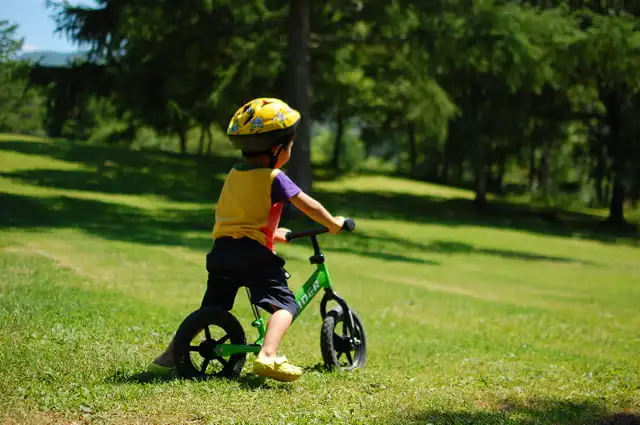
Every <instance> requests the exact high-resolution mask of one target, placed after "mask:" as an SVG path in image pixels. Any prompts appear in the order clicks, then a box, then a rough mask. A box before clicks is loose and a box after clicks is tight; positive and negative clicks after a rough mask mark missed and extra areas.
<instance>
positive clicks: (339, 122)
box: [331, 110, 344, 171]
mask: <svg viewBox="0 0 640 425" xmlns="http://www.w3.org/2000/svg"><path fill="white" fill-rule="evenodd" d="M343 136H344V117H343V116H342V112H341V111H339V110H338V114H337V116H336V139H335V144H334V146H333V155H332V157H331V168H332V169H333V170H334V171H340V156H341V155H342V150H343V148H342V145H343Z"/></svg>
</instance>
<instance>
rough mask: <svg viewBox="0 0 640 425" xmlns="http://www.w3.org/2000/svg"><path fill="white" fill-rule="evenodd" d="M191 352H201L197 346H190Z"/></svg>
mask: <svg viewBox="0 0 640 425" xmlns="http://www.w3.org/2000/svg"><path fill="white" fill-rule="evenodd" d="M189 351H200V347H198V346H197V345H190V346H189Z"/></svg>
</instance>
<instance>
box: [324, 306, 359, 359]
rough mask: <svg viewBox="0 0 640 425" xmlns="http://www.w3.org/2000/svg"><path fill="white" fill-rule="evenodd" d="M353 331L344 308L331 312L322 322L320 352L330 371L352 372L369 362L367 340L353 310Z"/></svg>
mask: <svg viewBox="0 0 640 425" xmlns="http://www.w3.org/2000/svg"><path fill="white" fill-rule="evenodd" d="M351 315H352V317H353V329H351V330H350V329H349V327H348V326H347V322H346V315H345V313H344V311H343V310H342V307H340V306H338V307H335V308H333V309H332V310H330V311H329V312H328V313H327V315H326V316H325V318H324V321H323V322H322V331H321V333H320V351H321V352H322V359H323V360H324V363H325V365H326V366H327V368H329V369H334V368H337V369H339V370H344V371H350V370H354V369H358V368H360V367H362V366H363V365H364V364H365V362H366V360H367V340H366V335H365V332H364V327H363V326H362V322H361V321H360V318H359V317H358V315H357V314H356V313H355V312H354V311H353V310H351Z"/></svg>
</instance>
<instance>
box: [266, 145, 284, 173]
mask: <svg viewBox="0 0 640 425" xmlns="http://www.w3.org/2000/svg"><path fill="white" fill-rule="evenodd" d="M282 148H284V145H278V147H277V148H276V151H275V152H274V153H272V154H271V158H269V168H274V167H275V166H276V162H278V157H279V156H280V152H282Z"/></svg>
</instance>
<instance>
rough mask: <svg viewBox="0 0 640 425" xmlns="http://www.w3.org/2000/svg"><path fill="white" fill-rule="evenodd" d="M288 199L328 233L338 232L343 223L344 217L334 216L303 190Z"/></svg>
mask: <svg viewBox="0 0 640 425" xmlns="http://www.w3.org/2000/svg"><path fill="white" fill-rule="evenodd" d="M289 201H290V202H291V203H292V204H293V205H294V206H295V207H296V208H297V209H299V210H300V211H302V212H303V213H305V214H306V215H307V217H309V218H310V219H312V220H314V221H315V222H317V223H320V224H322V225H323V226H325V227H326V228H328V229H329V233H333V234H336V233H339V232H340V231H341V230H342V226H343V225H344V217H339V216H338V217H334V216H332V215H331V214H330V213H329V211H327V210H326V208H325V207H324V206H322V204H321V203H320V202H318V201H316V200H315V199H313V198H312V197H311V196H309V195H307V194H306V193H304V192H300V193H298V194H297V195H296V196H293V197H291V198H290V199H289Z"/></svg>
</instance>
